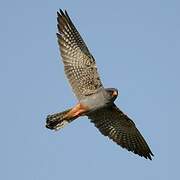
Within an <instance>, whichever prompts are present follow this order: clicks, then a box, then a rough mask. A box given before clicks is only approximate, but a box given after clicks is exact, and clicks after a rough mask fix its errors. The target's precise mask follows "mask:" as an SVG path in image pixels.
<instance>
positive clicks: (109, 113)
mask: <svg viewBox="0 0 180 180" xmlns="http://www.w3.org/2000/svg"><path fill="white" fill-rule="evenodd" d="M88 118H90V119H91V122H93V123H94V124H95V126H96V127H97V128H98V129H99V131H100V132H101V133H102V134H103V135H105V136H108V137H109V138H110V139H112V140H113V141H115V142H116V143H117V144H119V145H120V146H122V147H123V148H126V149H127V150H128V151H132V152H134V153H135V154H138V155H140V156H144V157H145V158H146V159H147V158H149V159H150V160H151V159H152V158H151V156H154V155H153V153H152V152H151V150H150V148H149V146H148V145H147V143H146V141H145V140H144V138H143V136H142V135H141V134H140V132H139V131H138V129H137V128H136V126H135V124H134V122H133V121H132V120H131V119H130V118H129V117H128V116H126V115H125V114H124V113H123V112H122V111H121V110H120V109H119V108H117V107H116V105H113V106H111V107H105V108H102V109H100V110H97V111H95V112H93V113H91V114H89V115H88Z"/></svg>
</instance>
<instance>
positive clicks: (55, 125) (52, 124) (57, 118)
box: [46, 109, 76, 130]
mask: <svg viewBox="0 0 180 180" xmlns="http://www.w3.org/2000/svg"><path fill="white" fill-rule="evenodd" d="M70 110H71V109H68V110H66V111H63V112H60V113H56V114H52V115H48V116H47V118H46V128H48V129H51V130H59V129H61V128H63V127H64V126H65V125H66V124H68V123H70V122H71V121H73V120H74V119H76V118H67V117H66V114H67V113H68V112H69V111H70Z"/></svg>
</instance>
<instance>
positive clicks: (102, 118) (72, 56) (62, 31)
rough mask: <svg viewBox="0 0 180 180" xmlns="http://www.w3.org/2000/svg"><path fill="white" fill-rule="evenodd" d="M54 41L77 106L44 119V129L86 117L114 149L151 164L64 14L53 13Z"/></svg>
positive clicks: (146, 148)
mask: <svg viewBox="0 0 180 180" xmlns="http://www.w3.org/2000/svg"><path fill="white" fill-rule="evenodd" d="M57 22H58V24H57V27H58V33H57V39H58V44H59V49H60V52H61V56H62V61H63V64H64V71H65V74H66V76H67V79H68V80H69V83H70V85H71V87H72V90H73V92H74V93H75V95H76V97H77V99H78V103H77V104H76V105H75V106H74V107H72V108H70V109H67V110H65V111H63V112H60V113H56V114H52V115H48V116H47V119H46V127H47V128H49V129H51V130H59V129H61V128H63V127H64V126H65V125H67V124H69V123H70V122H72V121H74V120H75V119H77V118H78V117H80V116H87V117H88V118H89V119H90V120H91V122H92V123H94V124H95V126H96V127H97V128H98V129H99V131H100V132H101V133H102V134H103V135H105V136H108V137H109V138H110V139H112V140H113V141H114V142H116V143H117V144H118V145H120V146H121V147H123V148H126V149H127V150H128V151H132V152H133V153H135V154H138V155H139V156H142V157H145V158H146V159H150V160H152V156H154V155H153V153H152V151H151V150H150V148H149V146H148V144H147V143H146V141H145V139H144V138H143V136H142V135H141V133H140V132H139V130H138V129H137V128H136V126H135V123H134V122H133V121H132V120H131V119H130V118H129V117H128V116H127V115H125V114H124V113H123V112H122V111H121V110H120V109H119V108H118V107H117V106H116V105H115V103H114V101H115V99H116V98H117V96H118V90H117V89H115V88H104V86H103V84H102V82H101V80H100V77H99V74H98V71H97V67H96V62H95V59H94V57H93V56H92V54H91V53H90V51H89V49H88V47H87V46H86V44H85V42H84V41H83V39H82V37H81V35H80V34H79V32H78V31H77V29H76V27H75V26H74V24H73V22H72V21H71V19H70V17H69V15H68V13H67V11H64V12H63V11H62V10H60V12H57Z"/></svg>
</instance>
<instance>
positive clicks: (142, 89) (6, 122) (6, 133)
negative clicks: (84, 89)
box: [0, 0, 180, 180]
mask: <svg viewBox="0 0 180 180" xmlns="http://www.w3.org/2000/svg"><path fill="white" fill-rule="evenodd" d="M0 4H1V5H0V114H1V118H0V122H1V124H0V142H1V145H0V169H1V170H0V171H1V173H0V179H3V180H6V179H7V180H12V179H18V180H19V179H20V180H21V179H22V180H24V179H25V180H41V179H42V180H53V179H67V180H70V179H77V180H84V179H86V180H92V179H103V180H109V179H137V180H144V179H146V180H152V179H159V180H167V179H178V177H177V173H176V172H175V171H176V170H177V168H178V166H179V164H177V163H176V160H177V157H178V156H179V155H178V154H179V149H180V145H179V140H177V138H178V137H179V132H178V130H179V126H180V123H179V112H178V111H179V110H180V95H179V93H180V84H179V82H180V80H179V79H180V72H179V69H180V10H179V7H180V1H178V0H177V1H175V0H172V1H167V0H151V1H145V0H136V1H134V0H127V1H121V0H120V1H119V0H116V1H115V0H111V1H97V0H91V1H84V0H77V1H70V0H63V1H62V0H54V1H47V0H45V1H44V0H39V1H36V0H31V1H23V0H17V1H10V0H6V1H4V2H3V1H2V2H1V3H0ZM59 8H62V9H67V10H68V12H69V14H70V16H71V18H72V20H73V22H74V23H75V25H76V26H77V28H78V30H79V31H80V33H81V34H82V36H83V38H84V40H85V41H86V43H87V45H88V47H89V49H90V50H91V52H92V54H93V55H94V57H95V58H96V61H97V65H98V69H99V72H100V74H101V78H102V80H103V83H104V86H106V87H116V88H117V89H119V91H120V96H119V98H118V99H117V100H116V104H117V105H118V106H119V107H120V108H121V109H122V110H123V111H124V112H125V113H127V114H128V115H129V116H130V117H131V118H132V119H133V120H134V122H135V123H136V125H137V127H138V128H139V129H140V131H141V133H142V134H143V135H144V137H145V139H146V140H147V142H148V143H149V144H150V147H151V149H152V151H153V153H154V155H155V157H154V159H153V161H149V160H146V159H144V158H141V157H139V156H137V155H134V154H133V153H130V152H128V151H126V150H124V149H122V148H120V147H119V146H117V145H116V144H114V143H113V142H111V141H110V140H108V139H107V138H106V137H104V136H102V135H101V134H100V133H99V131H98V130H97V129H96V128H95V127H94V125H93V124H91V123H90V122H89V120H88V119H87V118H81V119H79V120H77V121H76V122H73V123H72V124H70V125H69V126H68V127H66V128H64V129H63V130H62V131H60V132H56V133H54V132H52V131H50V130H48V129H46V128H45V127H44V124H45V119H46V115H47V114H49V113H53V112H58V111H61V110H64V109H66V108H68V107H71V106H73V105H74V104H75V103H76V98H75V96H74V95H73V93H72V91H71V88H70V86H69V84H68V82H67V80H66V78H65V75H64V72H63V65H62V63H61V60H60V56H59V51H58V45H57V41H56V35H55V33H56V31H57V29H56V11H57V10H58V9H59ZM176 155H177V157H176Z"/></svg>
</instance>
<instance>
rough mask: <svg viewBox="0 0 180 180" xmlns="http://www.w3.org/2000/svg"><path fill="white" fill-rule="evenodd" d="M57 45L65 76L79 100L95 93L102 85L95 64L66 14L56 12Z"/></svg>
mask: <svg viewBox="0 0 180 180" xmlns="http://www.w3.org/2000/svg"><path fill="white" fill-rule="evenodd" d="M57 14H58V17H57V21H58V25H57V26H58V31H59V33H57V37H58V43H59V47H60V51H61V56H62V59H63V63H64V70H65V74H66V76H67V78H68V80H69V82H70V84H71V86H72V89H73V91H74V93H75V95H76V96H77V98H78V99H79V100H80V99H82V98H83V97H85V96H88V95H90V94H93V93H95V92H96V91H97V90H98V89H99V88H100V87H102V83H101V81H100V78H99V74H98V72H97V68H96V63H95V60H94V58H93V56H92V55H91V53H90V52H89V50H88V48H87V46H86V44H85V43H84V41H83V39H82V38H81V36H80V34H79V32H78V31H77V29H76V28H75V26H74V25H73V23H72V21H71V19H70V17H69V16H68V14H67V12H66V11H65V13H64V12H63V11H62V10H60V13H59V12H58V13H57Z"/></svg>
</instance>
